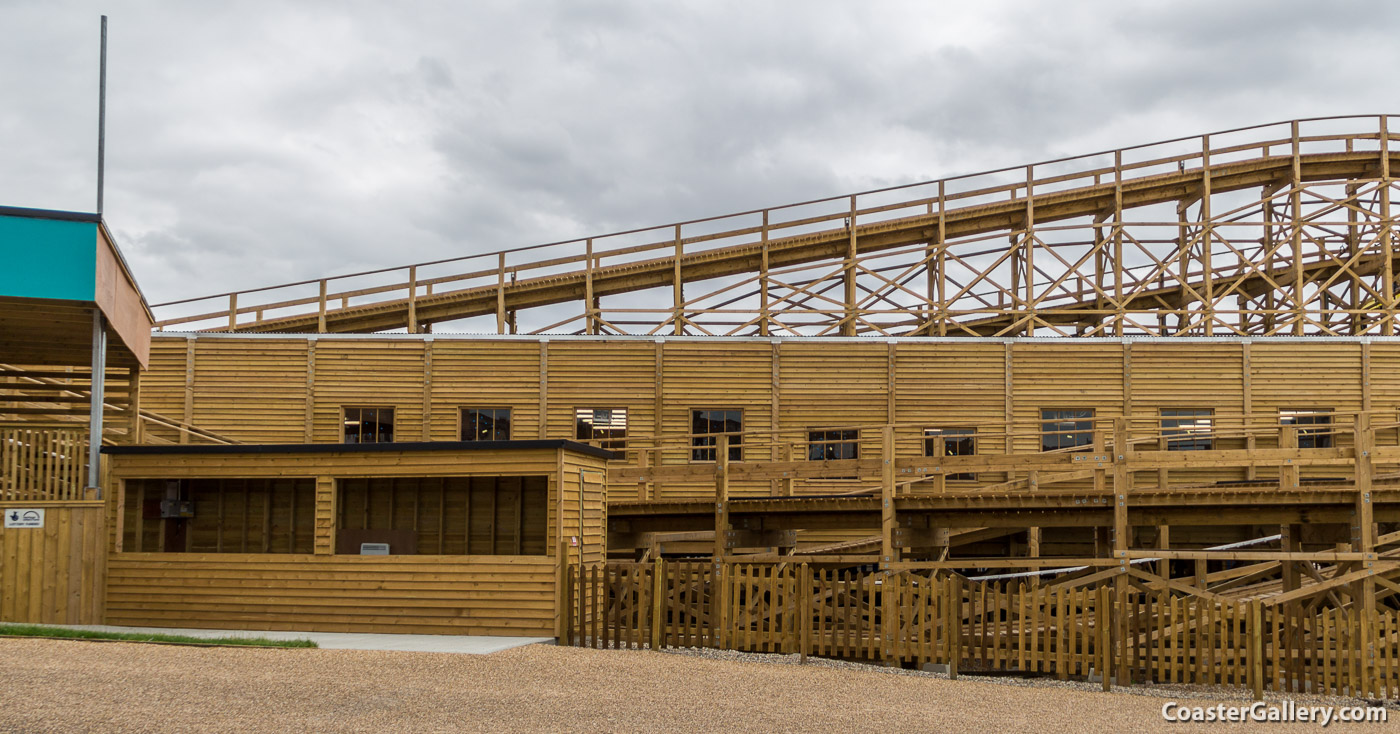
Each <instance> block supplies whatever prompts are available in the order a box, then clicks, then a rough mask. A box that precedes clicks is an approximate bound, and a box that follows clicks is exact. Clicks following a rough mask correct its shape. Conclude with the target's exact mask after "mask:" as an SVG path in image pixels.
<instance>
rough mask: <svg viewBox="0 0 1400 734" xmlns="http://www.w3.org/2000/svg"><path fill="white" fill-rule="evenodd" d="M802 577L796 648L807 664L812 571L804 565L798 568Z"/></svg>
mask: <svg viewBox="0 0 1400 734" xmlns="http://www.w3.org/2000/svg"><path fill="white" fill-rule="evenodd" d="M799 569H800V573H801V574H802V577H801V578H800V579H798V592H797V593H798V600H797V601H798V607H797V608H798V615H799V617H800V621H799V622H798V624H800V625H801V626H800V627H799V628H798V634H799V635H800V636H801V639H800V640H799V643H798V648H799V649H800V651H801V655H802V664H804V665H805V664H806V663H807V655H808V654H809V652H810V651H811V649H812V570H811V568H810V567H809V566H808V565H807V564H806V563H804V564H802V565H801V566H799Z"/></svg>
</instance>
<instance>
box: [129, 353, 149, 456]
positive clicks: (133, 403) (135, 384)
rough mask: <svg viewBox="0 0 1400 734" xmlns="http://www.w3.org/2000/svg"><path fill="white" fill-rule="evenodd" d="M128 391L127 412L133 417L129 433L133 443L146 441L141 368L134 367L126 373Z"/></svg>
mask: <svg viewBox="0 0 1400 734" xmlns="http://www.w3.org/2000/svg"><path fill="white" fill-rule="evenodd" d="M126 384H127V393H128V398H129V404H128V405H127V406H126V411H127V414H128V415H129V416H130V418H131V424H130V427H129V428H128V429H127V435H128V436H129V437H130V440H131V442H132V443H144V442H145V440H146V425H145V424H144V423H142V422H141V368H140V367H132V368H130V369H129V370H127V373H126Z"/></svg>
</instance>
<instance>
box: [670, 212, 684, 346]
mask: <svg viewBox="0 0 1400 734" xmlns="http://www.w3.org/2000/svg"><path fill="white" fill-rule="evenodd" d="M684 254H685V249H684V244H683V242H682V240H681V225H679V224H677V225H676V255H675V260H674V261H673V262H672V263H671V268H672V270H671V279H672V284H673V285H672V288H671V300H672V303H673V304H674V307H675V309H674V311H675V312H674V313H673V314H672V318H673V319H675V322H676V323H675V328H674V331H673V332H672V333H674V334H675V335H676V336H681V335H682V334H684V333H685V283H684V281H682V280H681V257H682V256H683V255H684Z"/></svg>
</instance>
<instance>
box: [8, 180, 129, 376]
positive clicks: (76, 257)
mask: <svg viewBox="0 0 1400 734" xmlns="http://www.w3.org/2000/svg"><path fill="white" fill-rule="evenodd" d="M93 309H97V310H98V311H100V312H101V313H102V315H103V316H104V317H106V318H105V321H106V325H107V327H106V328H107V337H108V339H107V341H108V345H109V349H108V355H107V364H108V365H109V366H116V367H137V366H140V367H145V366H146V364H147V362H148V361H149V359H150V353H151V329H152V324H153V322H154V319H153V318H152V316H151V310H150V308H149V307H148V306H147V305H146V300H145V298H144V297H143V296H142V295H141V289H140V288H139V287H138V286H137V284H136V279H135V278H134V277H133V276H132V274H131V271H130V269H129V268H127V265H126V261H125V260H124V259H123V258H122V254H121V250H119V249H118V248H117V245H116V242H115V241H114V239H113V237H112V234H111V232H110V231H108V229H107V226H106V224H105V223H104V222H103V221H102V217H101V215H98V214H87V213H81V212H63V211H50V210H45V209H21V208H15V207H0V362H6V363H18V364H45V365H72V366H82V365H88V364H90V363H91V361H92V313H93Z"/></svg>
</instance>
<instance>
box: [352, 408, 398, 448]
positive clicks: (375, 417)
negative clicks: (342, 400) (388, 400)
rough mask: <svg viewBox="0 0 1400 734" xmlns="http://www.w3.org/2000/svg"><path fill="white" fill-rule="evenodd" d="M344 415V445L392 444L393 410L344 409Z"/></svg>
mask: <svg viewBox="0 0 1400 734" xmlns="http://www.w3.org/2000/svg"><path fill="white" fill-rule="evenodd" d="M344 413H345V418H344V419H343V420H342V422H341V423H342V425H341V429H342V432H343V433H342V435H343V436H344V442H345V443H393V441H394V409H393V408H345V409H344Z"/></svg>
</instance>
